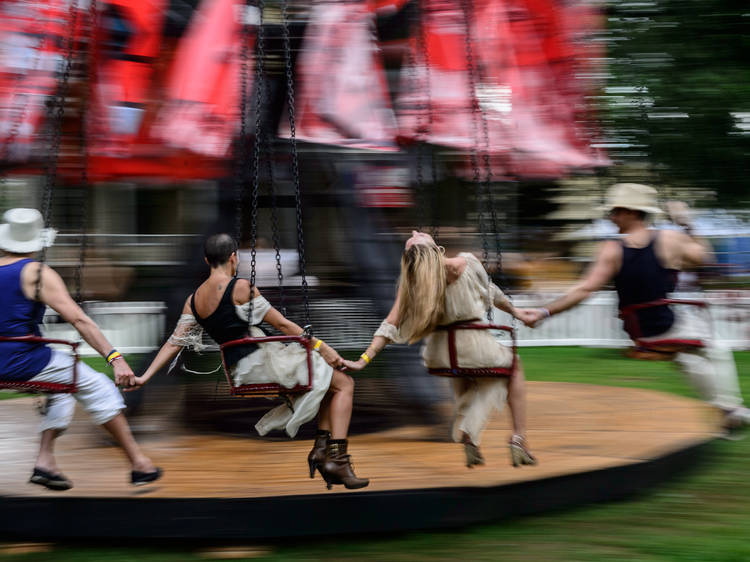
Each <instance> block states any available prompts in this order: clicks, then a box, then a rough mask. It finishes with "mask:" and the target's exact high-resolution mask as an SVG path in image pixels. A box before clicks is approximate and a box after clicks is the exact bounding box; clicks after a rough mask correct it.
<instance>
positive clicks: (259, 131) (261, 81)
mask: <svg viewBox="0 0 750 562" xmlns="http://www.w3.org/2000/svg"><path fill="white" fill-rule="evenodd" d="M258 10H259V12H260V15H259V21H258V32H257V34H256V59H255V84H254V87H255V139H254V141H253V191H252V195H251V202H250V287H251V288H252V289H254V288H255V279H256V272H257V248H256V246H257V244H258V191H259V187H260V155H261V154H260V153H261V145H262V143H263V123H262V119H261V113H262V111H263V92H264V89H265V76H264V74H265V59H266V52H265V42H266V38H265V30H264V29H263V23H264V22H263V12H264V10H265V2H264V0H258ZM247 323H248V330H249V328H250V326H252V323H253V298H252V295H250V307H249V310H248V316H247Z"/></svg>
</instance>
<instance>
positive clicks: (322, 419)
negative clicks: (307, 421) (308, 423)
mask: <svg viewBox="0 0 750 562" xmlns="http://www.w3.org/2000/svg"><path fill="white" fill-rule="evenodd" d="M332 397H333V393H332V392H331V391H328V392H326V395H325V396H324V397H323V400H321V401H320V409H319V410H318V429H319V430H321V431H327V432H329V433H330V432H331V398H332Z"/></svg>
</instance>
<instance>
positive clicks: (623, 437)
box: [0, 382, 717, 498]
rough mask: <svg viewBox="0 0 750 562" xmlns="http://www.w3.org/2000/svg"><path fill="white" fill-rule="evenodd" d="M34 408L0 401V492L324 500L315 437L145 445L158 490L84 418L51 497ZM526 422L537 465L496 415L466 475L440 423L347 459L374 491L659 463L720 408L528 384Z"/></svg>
mask: <svg viewBox="0 0 750 562" xmlns="http://www.w3.org/2000/svg"><path fill="white" fill-rule="evenodd" d="M33 404H34V402H33V399H17V400H10V401H2V402H0V459H2V460H1V461H0V465H1V466H2V470H0V496H21V497H29V496H55V497H63V496H64V497H74V496H79V497H123V498H132V497H162V498H249V497H273V496H288V495H298V494H319V493H325V488H324V483H323V481H322V479H321V478H320V477H319V476H316V478H315V480H310V479H309V478H308V476H307V474H306V470H307V466H306V457H307V453H308V451H309V449H310V446H311V443H310V441H306V440H305V441H294V440H288V441H264V440H259V439H248V438H241V437H228V436H221V435H188V434H181V435H164V436H161V437H160V438H158V439H150V440H146V441H142V446H143V448H144V450H145V451H146V452H147V454H149V455H150V456H151V457H152V458H153V459H154V461H155V462H156V463H157V464H158V465H159V466H161V467H163V468H164V470H165V476H164V478H163V479H162V480H161V481H160V482H158V483H156V484H154V485H152V486H146V487H142V488H133V487H132V486H130V485H129V484H128V475H129V473H128V471H127V465H126V462H125V459H124V457H123V455H122V453H121V452H120V450H119V449H118V448H116V447H113V446H112V445H111V444H110V443H109V442H108V441H107V440H106V439H104V438H103V437H102V434H101V433H100V432H99V430H94V429H93V426H92V425H91V423H90V422H89V420H88V418H87V417H86V415H85V413H82V412H77V415H76V419H75V420H74V423H73V425H72V426H71V428H70V430H69V431H68V432H67V433H66V434H65V435H63V436H62V437H61V438H60V439H59V440H58V444H57V457H58V463H59V465H60V467H61V469H62V470H63V472H64V473H65V474H66V475H67V476H68V477H69V478H70V479H71V480H73V482H74V484H75V487H74V488H73V489H72V490H69V491H67V492H62V493H60V492H50V491H47V490H45V489H43V488H41V487H39V486H34V485H32V484H28V483H27V480H28V477H29V475H30V471H31V468H32V466H33V463H34V458H35V454H36V448H37V444H38V437H37V433H36V431H37V424H38V420H39V418H38V415H37V414H36V412H35V411H34V407H33ZM355 408H356V405H355ZM528 417H529V440H530V443H531V446H532V449H533V451H534V453H535V454H536V455H537V457H538V459H539V465H538V466H535V467H523V468H513V467H512V466H510V464H509V456H508V451H507V446H506V443H507V440H508V436H509V429H508V428H509V424H508V415H507V411H506V412H503V413H502V414H500V415H499V416H495V418H494V419H493V420H492V422H491V424H490V427H489V428H488V430H487V431H486V432H485V434H484V442H483V444H482V450H483V451H484V455H485V458H486V459H487V465H486V466H483V467H477V468H474V469H467V468H466V467H465V466H464V465H463V451H462V448H461V446H460V445H458V444H455V443H448V442H435V441H427V440H425V438H426V436H428V435H431V434H433V433H434V428H425V427H405V428H400V429H396V430H389V431H385V432H381V433H373V434H369V435H362V436H356V437H354V438H353V439H352V440H351V443H350V452H351V453H352V457H353V460H354V464H355V470H356V472H357V474H358V475H360V476H366V477H369V478H370V479H371V483H370V486H369V487H368V488H366V490H367V491H388V490H406V489H421V488H436V487H437V488H440V487H454V486H497V485H502V484H509V483H514V482H519V481H525V480H533V479H540V478H547V477H552V476H560V475H566V474H571V473H578V472H586V471H591V470H596V469H602V468H610V467H613V466H618V465H626V464H630V463H635V462H640V461H643V460H648V459H652V458H656V457H659V456H661V455H664V454H666V453H670V452H673V451H676V450H679V449H682V448H686V447H689V446H691V445H694V444H696V443H700V442H703V441H706V440H707V439H710V438H711V437H713V436H714V435H715V432H716V427H717V419H716V417H715V415H714V414H713V412H712V411H711V410H710V409H709V408H708V407H707V406H705V405H704V404H702V403H700V402H697V401H695V400H690V399H686V398H681V397H677V396H672V395H668V394H662V393H658V392H653V391H646V390H638V389H624V388H614V387H602V386H594V385H579V384H571V383H548V382H547V383H541V382H531V383H529V416H528ZM251 429H252V428H248V432H250V431H251ZM334 490H335V491H337V492H342V491H344V488H343V487H342V486H336V487H335V488H334ZM346 493H358V492H357V491H349V492H346Z"/></svg>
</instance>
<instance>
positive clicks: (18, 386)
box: [0, 336, 79, 394]
mask: <svg viewBox="0 0 750 562" xmlns="http://www.w3.org/2000/svg"><path fill="white" fill-rule="evenodd" d="M0 342H30V343H57V344H62V345H69V346H70V347H71V349H72V351H73V376H72V378H71V381H70V382H69V383H56V382H33V381H16V380H4V379H2V378H1V377H0V389H8V390H18V391H20V392H29V393H34V392H44V393H48V394H73V393H75V392H78V387H77V386H76V385H77V382H78V351H77V350H78V346H79V342H69V341H67V340H58V339H51V338H43V337H40V336H0Z"/></svg>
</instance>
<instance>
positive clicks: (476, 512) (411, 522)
mask: <svg viewBox="0 0 750 562" xmlns="http://www.w3.org/2000/svg"><path fill="white" fill-rule="evenodd" d="M713 440H714V439H713V438H711V439H706V440H703V441H700V442H697V443H694V444H693V445H690V446H687V447H685V448H682V449H679V450H676V451H671V452H668V453H665V454H664V455H662V456H659V457H656V458H654V459H650V460H647V461H642V462H637V463H633V464H627V465H621V466H616V467H611V468H604V469H597V470H592V471H587V472H579V473H574V474H567V475H563V476H555V477H549V478H542V479H538V480H531V481H524V482H518V483H514V484H505V485H498V486H489V487H484V486H483V487H479V486H476V487H470V486H462V487H455V488H424V489H411V490H393V491H382V492H367V491H361V492H343V493H333V492H329V493H322V494H313V495H297V496H280V497H263V498H229V499H227V498H216V499H213V498H148V497H138V498H86V497H68V498H66V497H63V496H61V497H59V498H58V497H0V520H1V521H3V524H2V531H0V537H2V538H3V539H13V540H19V539H25V540H30V539H33V540H80V539H89V540H91V539H118V538H122V539H124V538H140V539H156V540H165V539H167V540H168V539H242V540H247V539H253V540H259V539H265V540H273V539H281V538H302V537H310V536H333V535H336V536H340V535H342V534H373V533H386V532H393V531H397V532H401V531H414V530H425V529H440V528H457V527H463V526H467V525H473V524H477V523H487V522H490V521H496V520H500V519H504V518H511V517H518V516H523V515H532V514H540V513H546V512H550V511H555V510H560V509H566V508H571V507H574V506H581V505H585V504H589V503H595V502H605V501H613V500H619V499H623V498H626V497H629V496H633V495H635V494H637V493H639V492H641V491H644V490H645V489H647V488H649V487H651V486H654V485H655V484H659V483H661V482H665V481H666V480H668V479H669V478H671V477H673V476H675V475H676V474H678V473H680V472H684V471H685V470H687V469H691V468H694V467H696V466H697V465H698V464H699V463H700V462H701V461H702V460H703V459H704V458H705V456H706V452H707V451H708V449H709V447H710V445H711V442H712V441H713ZM519 470H522V469H519Z"/></svg>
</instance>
